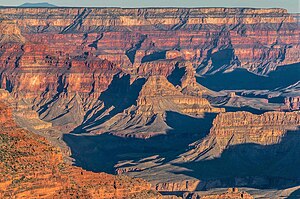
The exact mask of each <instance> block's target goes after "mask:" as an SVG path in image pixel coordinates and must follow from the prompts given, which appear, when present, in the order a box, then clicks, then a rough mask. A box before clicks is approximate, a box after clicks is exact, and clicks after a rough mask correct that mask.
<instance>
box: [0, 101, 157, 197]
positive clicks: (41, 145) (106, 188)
mask: <svg viewBox="0 0 300 199" xmlns="http://www.w3.org/2000/svg"><path fill="white" fill-rule="evenodd" d="M0 130H1V133H0V160H1V161H0V171H1V176H0V188H1V189H0V197H1V198H15V197H16V198H28V197H30V198H76V197H77V198H78V197H80V198H125V197H135V196H138V195H139V197H146V198H151V197H150V196H151V195H152V196H153V197H154V196H155V195H156V194H155V193H151V191H150V184H148V183H147V182H145V181H144V180H141V179H131V178H129V177H125V176H113V175H109V174H105V173H93V172H88V171H85V170H82V169H80V168H78V167H75V166H70V165H68V164H65V163H64V161H63V160H62V154H61V152H60V150H59V149H58V148H55V147H52V146H51V145H50V144H49V142H48V141H47V140H46V139H45V138H43V137H41V136H38V135H36V134H34V133H32V132H30V131H28V130H25V129H23V128H20V127H18V126H17V125H16V123H15V121H14V120H13V113H12V108H11V107H9V106H8V105H7V104H6V103H4V102H3V101H1V102H0Z"/></svg>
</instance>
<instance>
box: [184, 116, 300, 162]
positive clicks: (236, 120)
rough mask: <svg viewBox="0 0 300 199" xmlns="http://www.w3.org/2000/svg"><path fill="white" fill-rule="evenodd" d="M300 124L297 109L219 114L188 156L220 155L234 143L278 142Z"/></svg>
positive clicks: (266, 143)
mask: <svg viewBox="0 0 300 199" xmlns="http://www.w3.org/2000/svg"><path fill="white" fill-rule="evenodd" d="M299 126H300V114H299V112H297V111H296V112H266V113H264V114H261V115H255V114H252V113H249V112H228V113H221V114H219V115H218V116H217V117H216V118H215V120H214V121H213V127H212V128H211V130H210V133H209V135H208V136H207V137H206V138H204V139H203V140H201V141H199V142H197V143H195V149H192V150H191V151H190V154H189V155H188V156H187V157H188V159H193V160H201V159H202V160H204V159H213V158H217V157H220V156H221V154H222V153H223V151H224V150H226V149H228V148H230V147H231V146H234V145H241V144H259V145H265V146H267V145H275V144H279V143H280V142H281V141H282V139H283V138H284V136H285V135H286V133H287V132H288V131H297V130H298V128H299Z"/></svg>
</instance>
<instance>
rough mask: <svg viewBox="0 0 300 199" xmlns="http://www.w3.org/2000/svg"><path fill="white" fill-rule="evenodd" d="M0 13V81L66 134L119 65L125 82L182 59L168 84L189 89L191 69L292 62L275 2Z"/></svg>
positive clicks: (287, 22) (291, 24) (294, 50)
mask: <svg viewBox="0 0 300 199" xmlns="http://www.w3.org/2000/svg"><path fill="white" fill-rule="evenodd" d="M108 13H109V14H108ZM0 18H1V20H0V26H1V27H3V28H1V32H0V35H1V36H0V38H1V42H0V45H1V46H0V66H1V68H0V74H1V77H0V85H1V88H3V89H6V90H8V91H10V92H12V93H13V94H14V96H15V97H16V98H21V99H23V98H26V100H27V102H28V104H29V105H32V106H33V107H34V110H36V111H38V113H39V116H40V118H41V119H43V120H45V121H47V122H51V123H52V124H53V125H54V126H59V127H60V128H61V130H64V131H65V132H69V131H71V130H73V129H74V128H75V127H78V126H79V125H82V124H84V123H86V122H90V121H87V118H92V115H91V113H95V112H98V113H99V114H100V112H99V110H100V109H101V107H102V108H103V106H106V105H105V102H104V104H103V101H101V100H100V101H99V100H98V99H99V98H101V94H102V93H103V92H104V91H105V90H107V89H108V88H109V86H110V84H111V83H112V81H113V78H114V76H115V75H116V74H118V73H120V72H121V73H124V74H130V83H132V81H134V80H135V79H138V78H147V77H148V76H149V75H163V76H165V77H169V76H170V75H171V74H172V73H173V72H174V71H175V70H176V68H177V66H178V68H179V69H181V68H182V67H181V66H182V65H184V67H183V68H185V69H184V71H183V72H184V74H183V76H182V78H181V79H180V83H178V82H176V81H175V83H178V84H177V85H178V86H180V87H181V89H182V90H181V92H182V93H184V94H187V95H193V96H195V95H202V94H203V88H202V87H201V86H200V87H199V85H197V83H196V80H195V71H196V72H197V73H198V74H202V75H205V74H214V73H217V72H224V71H231V70H233V69H235V68H246V69H247V70H249V71H251V72H254V73H257V74H260V75H261V74H268V73H269V72H270V71H272V70H275V69H276V67H278V66H281V65H286V64H291V63H297V62H299V61H300V60H299V57H300V56H299V52H300V51H299V35H300V34H299V26H298V24H297V20H296V19H294V17H293V16H292V15H290V14H288V13H287V11H286V10H284V9H240V8H191V9H187V8H179V9H176V8H167V9H150V8H149V9H121V8H1V14H0ZM179 72H181V71H180V70H179ZM172 83H174V82H172ZM196 87H197V88H196ZM126 108H128V107H126ZM187 111H188V110H187Z"/></svg>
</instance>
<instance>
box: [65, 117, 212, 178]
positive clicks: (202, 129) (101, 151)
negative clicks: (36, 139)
mask: <svg viewBox="0 0 300 199" xmlns="http://www.w3.org/2000/svg"><path fill="white" fill-rule="evenodd" d="M215 117H216V114H206V115H205V116H204V118H194V117H190V116H187V115H182V114H179V113H176V112H167V116H166V123H167V124H168V126H170V127H172V129H171V130H169V131H168V132H167V133H166V134H165V135H158V136H155V137H152V138H149V139H137V138H123V137H118V136H114V135H111V134H108V133H106V134H101V135H74V134H65V135H64V141H65V142H66V143H67V144H68V146H69V147H70V148H71V151H72V158H74V159H75V165H77V166H80V167H82V168H84V169H87V170H92V171H104V172H108V173H114V172H115V169H114V166H115V165H116V164H117V163H118V162H119V161H125V160H133V161H139V160H141V159H143V158H146V157H150V156H153V155H159V157H160V158H165V159H164V161H163V162H162V163H164V162H168V161H170V160H173V159H175V158H176V157H177V156H178V155H180V154H181V153H183V152H185V151H186V149H187V148H188V145H189V144H190V143H192V142H194V141H197V140H199V139H201V138H203V137H205V136H206V135H207V134H208V132H209V130H210V128H211V126H212V121H213V119H214V118H215Z"/></svg>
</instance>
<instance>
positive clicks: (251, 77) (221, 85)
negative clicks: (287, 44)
mask: <svg viewBox="0 0 300 199" xmlns="http://www.w3.org/2000/svg"><path fill="white" fill-rule="evenodd" d="M299 74H300V63H297V64H291V65H286V66H279V67H278V68H277V70H275V71H272V72H270V73H269V75H268V76H267V77H266V76H258V75H255V74H254V73H251V72H248V71H247V70H246V69H236V70H234V71H233V72H228V73H216V74H214V75H208V76H205V77H198V78H197V81H198V82H199V83H200V84H201V85H203V86H205V87H207V88H209V89H212V90H216V91H220V90H240V89H250V90H251V89H257V90H263V89H269V90H272V89H276V88H284V87H287V86H289V85H291V84H294V83H296V82H297V81H299Z"/></svg>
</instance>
